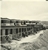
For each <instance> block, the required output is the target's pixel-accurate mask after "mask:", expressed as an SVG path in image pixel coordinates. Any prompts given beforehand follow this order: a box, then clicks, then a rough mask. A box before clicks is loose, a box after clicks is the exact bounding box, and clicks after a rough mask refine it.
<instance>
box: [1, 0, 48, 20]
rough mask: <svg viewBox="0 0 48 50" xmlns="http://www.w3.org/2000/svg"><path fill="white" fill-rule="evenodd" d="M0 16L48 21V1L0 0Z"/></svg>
mask: <svg viewBox="0 0 48 50" xmlns="http://www.w3.org/2000/svg"><path fill="white" fill-rule="evenodd" d="M1 16H2V17H3V18H4V17H7V18H10V19H21V20H42V21H44V20H46V21H48V2H46V1H45V0H44V1H43V0H42V1H40V2H39V1H29V2H28V1H24V2H23V1H20V2H19V1H2V2H1Z"/></svg>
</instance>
